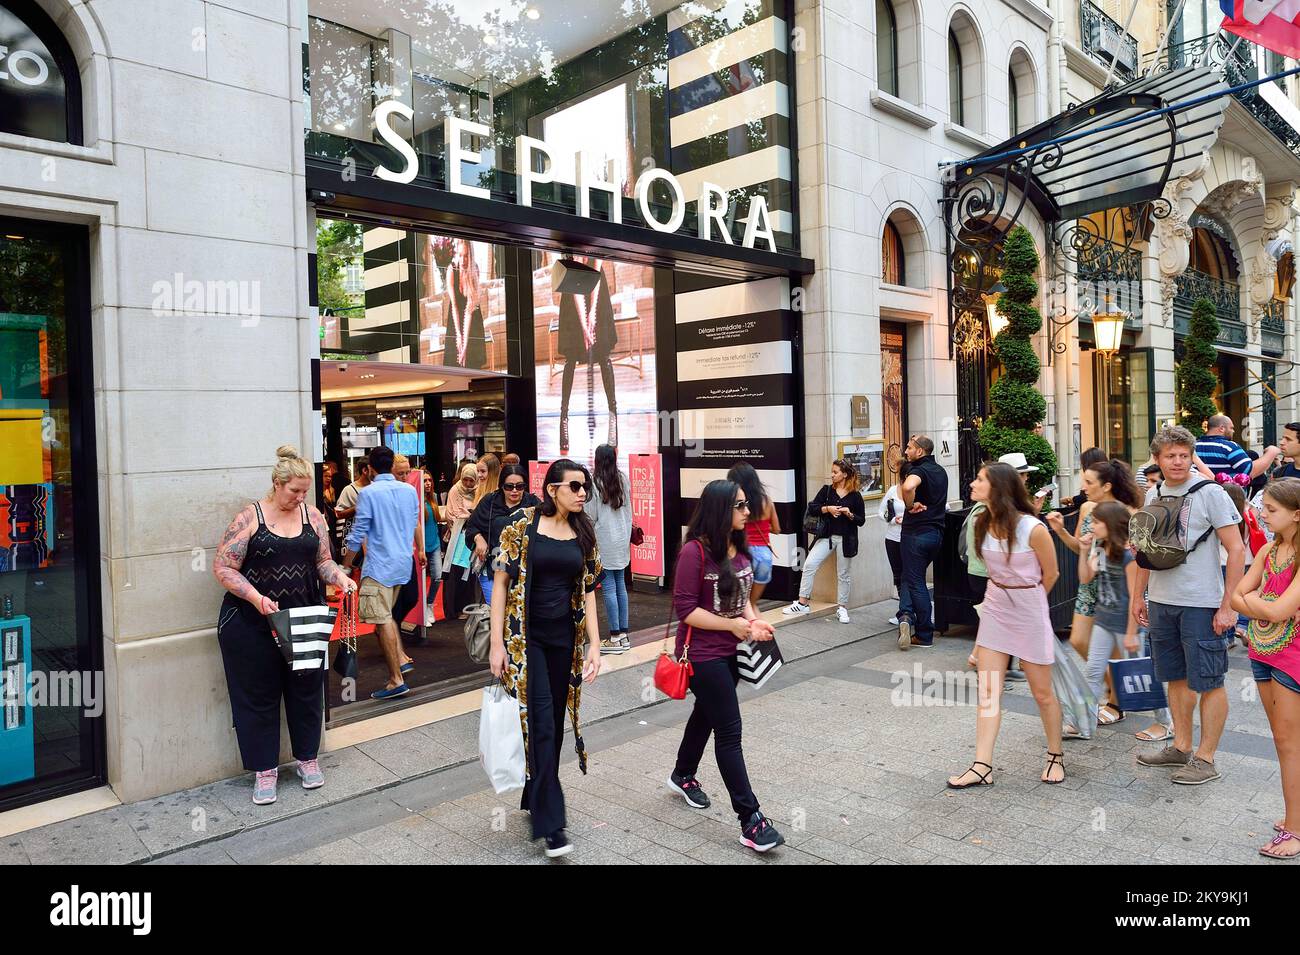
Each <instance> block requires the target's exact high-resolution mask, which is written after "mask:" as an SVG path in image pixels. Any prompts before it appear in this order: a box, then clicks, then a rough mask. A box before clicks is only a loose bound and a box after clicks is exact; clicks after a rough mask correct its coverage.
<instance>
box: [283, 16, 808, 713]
mask: <svg viewBox="0 0 1300 955" xmlns="http://www.w3.org/2000/svg"><path fill="white" fill-rule="evenodd" d="M491 6H492V5H490V4H489V5H483V4H470V3H454V2H447V3H430V2H428V0H392V2H388V3H383V4H377V3H370V2H363V0H310V3H309V16H308V22H307V25H306V30H305V32H304V37H305V40H306V43H305V50H304V58H305V60H306V62H307V69H306V71H305V72H306V75H307V79H306V87H305V91H304V97H305V99H306V101H307V116H308V119H309V124H310V125H309V128H308V130H307V131H306V144H307V145H306V171H307V187H308V197H309V199H310V203H311V215H312V216H313V217H314V227H315V231H316V236H317V250H316V257H315V259H314V260H313V261H312V262H311V263H310V266H309V269H310V278H311V282H312V288H313V301H312V305H313V306H314V307H315V309H316V310H317V314H318V315H319V320H320V332H319V343H320V361H319V363H318V371H317V374H316V375H315V376H314V378H315V380H316V381H317V382H318V383H319V386H318V390H317V397H318V399H319V400H318V410H319V411H320V413H321V419H322V424H323V431H322V433H323V438H324V454H325V457H326V459H330V460H336V461H339V462H343V461H345V460H346V459H348V458H350V457H355V456H357V455H359V454H360V453H362V451H363V450H364V447H366V446H373V445H374V444H378V443H380V442H383V443H387V444H389V445H390V446H392V447H394V448H395V449H398V450H404V452H406V453H408V457H410V458H411V459H412V463H413V465H415V466H417V467H422V468H426V469H427V470H428V472H429V474H430V475H431V476H433V477H434V478H435V483H436V486H437V488H438V490H440V491H441V490H443V489H445V488H446V487H447V486H448V485H449V484H450V483H451V482H452V481H454V480H455V474H456V471H457V468H458V465H459V464H460V462H461V461H462V460H463V459H465V458H466V457H469V458H473V457H474V456H476V455H477V454H480V453H482V452H483V451H486V450H495V451H508V452H514V453H517V454H519V456H520V457H521V459H522V460H524V461H525V462H531V463H532V467H533V469H534V471H536V469H537V467H538V465H539V464H541V463H544V462H549V461H551V460H554V459H555V458H557V457H561V456H568V457H572V458H575V459H577V460H579V461H581V462H583V463H586V464H588V465H590V464H591V462H592V458H593V454H594V452H595V449H596V447H597V446H598V445H601V444H612V445H614V446H615V447H616V448H617V449H618V457H619V462H620V466H621V467H622V468H623V469H624V470H625V471H627V472H628V473H629V475H630V476H631V479H632V485H633V487H632V491H633V506H634V514H635V515H636V517H635V519H636V521H637V523H638V524H640V525H641V526H642V527H643V528H645V529H646V531H647V533H646V540H645V543H644V544H643V545H642V546H640V547H637V548H634V549H633V554H632V557H633V566H632V570H633V572H634V573H635V574H636V576H637V579H638V581H639V583H640V584H642V585H645V586H652V587H657V586H658V585H659V584H660V583H661V582H662V581H665V580H666V579H668V578H669V577H670V576H671V573H672V568H673V560H674V556H675V552H676V549H677V544H678V542H679V541H680V534H681V529H682V525H684V524H685V522H686V520H687V518H688V517H689V515H690V511H691V509H692V507H693V505H694V502H695V499H696V498H697V497H698V495H699V493H700V491H701V489H702V488H703V486H704V485H705V484H706V483H707V482H708V481H710V480H713V479H714V478H718V477H722V476H723V475H724V474H725V472H726V470H727V469H728V468H729V467H731V465H732V464H734V463H736V462H738V461H748V462H751V463H752V464H753V465H754V466H755V467H756V468H757V469H758V470H759V472H760V474H761V476H762V478H763V480H764V482H765V484H766V486H767V488H768V490H769V492H770V493H771V495H772V498H773V500H774V501H775V502H776V505H777V509H778V516H779V519H780V522H781V527H782V528H783V529H785V530H786V531H787V533H784V534H782V535H780V536H778V537H776V538H775V539H774V541H773V546H774V550H775V552H776V564H777V568H776V576H775V579H774V581H773V583H772V585H771V586H770V588H769V590H768V596H771V597H776V598H781V597H789V596H791V595H792V594H793V592H794V590H795V588H796V586H797V578H796V575H795V573H794V572H793V571H792V569H791V565H792V563H793V562H794V556H795V555H794V547H795V542H796V535H795V534H794V533H790V532H791V531H794V530H796V529H797V528H798V527H799V525H800V523H801V520H800V514H801V508H802V504H803V502H802V501H801V497H802V494H801V489H802V487H803V462H802V460H801V450H800V448H801V442H797V441H796V440H795V435H796V434H797V433H798V432H799V431H800V428H799V422H798V417H799V414H800V405H801V402H800V401H799V400H798V398H797V396H798V395H799V394H800V384H799V367H800V361H799V357H798V353H797V349H798V340H799V328H798V321H797V314H796V312H795V310H794V309H792V300H793V303H794V304H795V305H796V306H797V304H798V299H799V296H800V291H799V285H800V281H801V278H802V276H804V275H807V274H809V273H810V272H811V270H812V263H811V262H809V261H808V260H807V259H804V258H802V257H800V256H799V254H798V251H799V250H798V208H797V202H796V197H797V195H798V190H797V180H796V175H795V168H794V165H795V163H794V157H795V155H796V144H795V142H794V123H793V117H792V114H793V103H794V95H793V85H792V84H793V56H792V54H791V51H790V49H789V44H790V35H791V34H790V26H789V24H790V13H791V11H790V10H789V9H788V8H787V4H786V2H785V0H731V2H727V3H723V4H708V5H704V4H698V3H687V4H680V3H675V2H656V0H652V2H642V3H635V4H613V3H610V4H588V5H576V4H565V3H559V2H549V0H538V2H536V3H532V4H511V5H509V6H502V7H500V8H499V9H492V10H490V11H489V10H488V8H489V7H491ZM710 8H715V9H710ZM565 272H567V273H568V274H569V276H570V278H569V280H568V282H566V283H561V282H560V277H561V275H562V274H564V273H565ZM575 275H581V276H585V282H584V281H582V280H575V279H574V276H575ZM569 283H572V284H569ZM664 622H665V621H664V619H656V620H654V621H648V622H642V624H641V625H643V626H644V625H648V624H649V623H653V624H655V625H658V626H662V625H663V623H664ZM635 628H636V622H635V621H634V627H633V629H635ZM455 675H456V673H454V672H451V671H449V672H447V673H446V676H447V677H448V678H451V677H453V676H455ZM475 676H476V678H481V674H476V675H475ZM359 689H362V690H366V691H367V692H368V689H370V688H367V687H360V688H359ZM332 715H334V711H332Z"/></svg>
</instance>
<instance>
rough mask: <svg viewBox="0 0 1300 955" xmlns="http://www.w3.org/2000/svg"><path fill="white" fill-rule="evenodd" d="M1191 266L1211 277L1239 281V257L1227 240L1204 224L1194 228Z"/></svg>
mask: <svg viewBox="0 0 1300 955" xmlns="http://www.w3.org/2000/svg"><path fill="white" fill-rule="evenodd" d="M1191 253H1192V254H1191V262H1190V266H1191V267H1192V268H1193V269H1195V270H1196V271H1197V272H1203V273H1205V274H1206V275H1208V276H1210V277H1211V278H1216V279H1222V280H1223V281H1226V282H1235V281H1237V257H1236V256H1235V255H1233V253H1232V249H1231V248H1230V247H1229V245H1228V243H1227V241H1226V240H1224V239H1223V238H1222V237H1221V236H1218V235H1215V234H1214V233H1213V232H1211V231H1210V230H1209V229H1207V228H1205V227H1203V226H1196V227H1195V228H1193V229H1192V248H1191Z"/></svg>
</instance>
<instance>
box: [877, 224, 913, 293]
mask: <svg viewBox="0 0 1300 955" xmlns="http://www.w3.org/2000/svg"><path fill="white" fill-rule="evenodd" d="M880 279H881V281H882V282H886V283H888V284H889V285H906V284H907V258H906V256H905V255H904V253H903V237H902V236H901V235H899V234H898V229H897V228H896V227H895V226H894V223H892V222H886V223H885V234H884V236H883V237H882V239H881V249H880Z"/></svg>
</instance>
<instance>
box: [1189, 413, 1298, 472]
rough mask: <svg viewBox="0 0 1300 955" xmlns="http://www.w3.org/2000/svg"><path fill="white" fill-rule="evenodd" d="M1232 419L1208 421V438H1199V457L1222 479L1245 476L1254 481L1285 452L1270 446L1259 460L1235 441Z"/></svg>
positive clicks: (1214, 417) (1215, 417) (1223, 416)
mask: <svg viewBox="0 0 1300 955" xmlns="http://www.w3.org/2000/svg"><path fill="white" fill-rule="evenodd" d="M1232 434H1233V424H1232V419H1231V418H1229V417H1228V416H1227V415H1226V414H1216V415H1211V416H1210V420H1209V421H1207V422H1206V428H1205V435H1204V437H1200V438H1197V439H1196V457H1197V458H1198V459H1200V461H1201V463H1202V464H1204V465H1205V466H1206V467H1207V468H1209V469H1210V471H1211V473H1213V474H1214V475H1215V477H1218V476H1219V475H1220V474H1233V475H1236V474H1245V475H1246V476H1247V477H1249V478H1251V480H1254V479H1255V478H1257V477H1259V476H1260V475H1261V474H1263V473H1264V472H1266V471H1267V470H1268V469H1269V468H1271V467H1272V466H1273V462H1274V461H1275V460H1277V456H1278V455H1279V454H1280V453H1281V452H1280V451H1279V450H1278V448H1277V447H1276V446H1275V445H1269V446H1268V447H1267V448H1265V449H1264V453H1263V454H1261V455H1260V456H1259V458H1258V459H1257V460H1255V461H1251V459H1250V455H1248V454H1247V453H1246V451H1245V449H1243V448H1242V446H1241V445H1239V444H1238V443H1237V442H1236V441H1233V440H1232Z"/></svg>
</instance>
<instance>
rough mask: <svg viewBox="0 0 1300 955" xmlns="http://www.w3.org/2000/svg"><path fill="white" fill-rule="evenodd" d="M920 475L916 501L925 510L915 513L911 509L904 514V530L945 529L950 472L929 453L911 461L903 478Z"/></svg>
mask: <svg viewBox="0 0 1300 955" xmlns="http://www.w3.org/2000/svg"><path fill="white" fill-rule="evenodd" d="M913 476H915V477H919V478H920V479H921V483H920V485H919V486H918V487H917V489H916V500H915V502H914V503H919V504H924V505H925V511H924V512H922V513H918V514H913V513H912V512H911V511H910V510H909V511H908V512H907V513H905V514H904V515H903V529H904V530H921V529H923V528H930V527H937V528H939V530H943V526H944V521H945V517H944V514H945V513H946V512H947V510H948V472H947V471H945V470H944V469H943V468H942V467H940V466H939V463H938V462H937V461H935V459H934V455H932V454H927V455H926V456H925V457H923V458H921V459H920V460H919V461H913V462H911V463H910V464H909V465H908V467H907V470H906V471H905V472H904V473H903V475H902V478H903V480H906V479H907V478H909V477H913Z"/></svg>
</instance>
